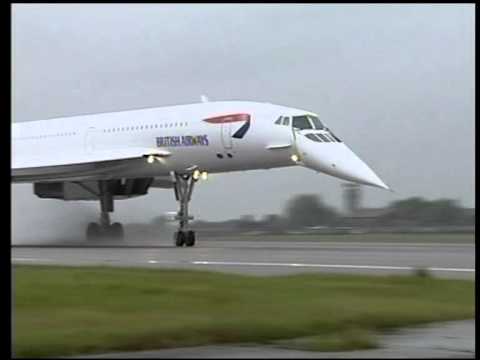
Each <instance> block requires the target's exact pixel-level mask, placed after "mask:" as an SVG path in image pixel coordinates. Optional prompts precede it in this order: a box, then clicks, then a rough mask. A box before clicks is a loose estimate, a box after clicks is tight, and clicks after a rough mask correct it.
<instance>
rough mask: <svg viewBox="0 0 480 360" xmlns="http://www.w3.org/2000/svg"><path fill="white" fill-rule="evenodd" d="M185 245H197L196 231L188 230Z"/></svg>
mask: <svg viewBox="0 0 480 360" xmlns="http://www.w3.org/2000/svg"><path fill="white" fill-rule="evenodd" d="M185 245H186V246H189V247H190V246H194V245H195V231H192V230H190V231H187V236H186V239H185Z"/></svg>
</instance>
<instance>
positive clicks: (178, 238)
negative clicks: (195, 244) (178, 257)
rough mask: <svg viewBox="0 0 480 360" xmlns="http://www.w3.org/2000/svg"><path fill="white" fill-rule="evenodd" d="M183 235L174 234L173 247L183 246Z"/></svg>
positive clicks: (180, 233)
mask: <svg viewBox="0 0 480 360" xmlns="http://www.w3.org/2000/svg"><path fill="white" fill-rule="evenodd" d="M185 237H186V236H185V233H184V232H183V231H177V232H175V246H177V247H182V246H183V245H184V244H185Z"/></svg>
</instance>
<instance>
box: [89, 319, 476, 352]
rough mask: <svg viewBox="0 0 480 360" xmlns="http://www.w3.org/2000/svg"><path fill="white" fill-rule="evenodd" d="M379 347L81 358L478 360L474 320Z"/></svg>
mask: <svg viewBox="0 0 480 360" xmlns="http://www.w3.org/2000/svg"><path fill="white" fill-rule="evenodd" d="M379 345H380V348H378V349H373V350H356V351H340V352H313V351H300V350H289V349H281V348H277V347H275V346H263V345H262V346H260V345H256V344H236V345H212V346H195V347H187V348H176V349H164V350H156V351H138V352H124V353H111V354H99V355H91V356H82V358H117V359H122V358H123V359H128V358H130V359H132V358H144V359H148V358H150V359H154V358H156V359H168V358H169V359H171V358H179V359H182V358H183V359H185V358H190V359H193V358H217V359H218V358H230V359H232V358H257V359H260V358H297V359H304V358H317V359H319V358H327V359H330V358H363V359H382V358H427V359H428V358H430V359H432V358H475V321H474V320H466V321H453V322H447V323H437V324H431V325H427V326H418V327H410V328H404V329H401V330H395V331H391V332H390V333H385V334H383V335H380V336H379Z"/></svg>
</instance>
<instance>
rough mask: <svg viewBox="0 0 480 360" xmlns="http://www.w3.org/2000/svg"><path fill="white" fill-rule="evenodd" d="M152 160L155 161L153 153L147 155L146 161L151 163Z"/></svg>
mask: <svg viewBox="0 0 480 360" xmlns="http://www.w3.org/2000/svg"><path fill="white" fill-rule="evenodd" d="M154 161H155V157H154V156H153V155H150V156H148V158H147V162H148V163H149V164H153V162H154Z"/></svg>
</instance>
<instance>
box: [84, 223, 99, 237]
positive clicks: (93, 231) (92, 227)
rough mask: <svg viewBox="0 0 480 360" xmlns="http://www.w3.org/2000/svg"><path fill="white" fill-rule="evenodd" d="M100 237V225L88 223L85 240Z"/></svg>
mask: <svg viewBox="0 0 480 360" xmlns="http://www.w3.org/2000/svg"><path fill="white" fill-rule="evenodd" d="M99 237H100V225H98V224H97V223H90V224H88V227H87V240H93V239H97V238H99Z"/></svg>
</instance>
